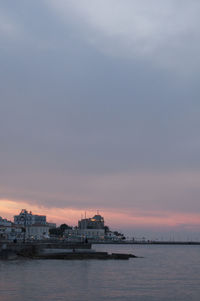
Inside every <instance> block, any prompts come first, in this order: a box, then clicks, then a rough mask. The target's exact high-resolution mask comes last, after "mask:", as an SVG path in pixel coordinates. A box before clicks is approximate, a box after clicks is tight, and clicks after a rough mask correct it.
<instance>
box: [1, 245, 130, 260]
mask: <svg viewBox="0 0 200 301" xmlns="http://www.w3.org/2000/svg"><path fill="white" fill-rule="evenodd" d="M17 256H18V257H25V258H32V259H66V260H72V259H129V258H135V257H136V256H135V255H132V254H119V253H112V254H109V253H107V252H96V251H94V250H92V249H91V244H90V243H71V242H70V243H69V242H53V243H50V242H26V243H3V244H0V259H15V258H16V257H17Z"/></svg>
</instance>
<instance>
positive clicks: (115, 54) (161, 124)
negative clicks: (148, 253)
mask: <svg viewBox="0 0 200 301" xmlns="http://www.w3.org/2000/svg"><path fill="white" fill-rule="evenodd" d="M199 11H200V2H199V1H198V0H190V1H188V0H182V1H179V0H167V1H166V0H159V1H158V0H143V1H141V0H126V1H124V0H76V1H75V0H34V1H27V0H18V1H13V0H6V1H1V2H0V216H2V217H5V218H9V219H13V215H15V214H18V213H19V212H20V210H21V209H22V208H26V209H28V210H32V211H33V213H38V214H45V215H47V218H48V221H52V222H57V224H60V223H64V222H65V223H67V224H70V225H76V224H77V221H78V219H80V218H81V215H84V214H85V211H86V212H87V213H86V214H87V216H92V215H94V214H96V211H97V210H100V213H101V214H102V215H103V216H104V218H105V222H106V224H107V225H109V226H110V227H111V228H112V229H117V230H120V231H123V232H125V233H128V235H130V236H135V237H141V236H145V237H147V238H162V237H164V238H170V239H173V238H174V237H175V238H177V239H196V240H200V134H199V132H200V83H199V78H200V76H199V75H200V74H199V73H200V56H199V53H200V34H199V28H200V19H199Z"/></svg>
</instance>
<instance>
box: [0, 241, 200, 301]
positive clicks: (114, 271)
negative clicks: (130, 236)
mask: <svg viewBox="0 0 200 301" xmlns="http://www.w3.org/2000/svg"><path fill="white" fill-rule="evenodd" d="M94 248H95V249H97V250H102V251H104V250H106V251H107V250H108V251H110V252H124V253H134V254H135V255H138V256H144V258H138V259H134V258H133V259H130V260H128V261H126V260H84V261H81V260H77V261H67V260H66V261H64V260H16V261H7V262H6V261H0V301H37V300H38V301H43V300H45V301H50V300H51V301H53V300H55V301H56V300H59V301H61V300H67V301H81V300H83V301H86V300H87V301H100V300H101V301H104V300H105V301H109V300H115V301H117V300H119V301H131V300H134V301H146V300H148V301H150V300H151V301H157V300H160V301H162V300H166V301H167V300H180V301H189V300H191V301H199V299H200V297H199V296H200V246H166V245H165V246H160V245H158V246H155V245H149V246H145V245H96V246H94Z"/></svg>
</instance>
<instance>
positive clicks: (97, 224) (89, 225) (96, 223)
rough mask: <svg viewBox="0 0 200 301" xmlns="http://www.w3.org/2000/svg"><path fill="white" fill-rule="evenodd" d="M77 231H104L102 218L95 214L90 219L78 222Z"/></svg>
mask: <svg viewBox="0 0 200 301" xmlns="http://www.w3.org/2000/svg"><path fill="white" fill-rule="evenodd" d="M78 228H79V229H84V230H85V229H103V230H104V229H105V226H104V218H103V217H102V216H101V215H99V214H96V215H95V216H93V217H92V218H84V219H81V220H80V221H79V222H78Z"/></svg>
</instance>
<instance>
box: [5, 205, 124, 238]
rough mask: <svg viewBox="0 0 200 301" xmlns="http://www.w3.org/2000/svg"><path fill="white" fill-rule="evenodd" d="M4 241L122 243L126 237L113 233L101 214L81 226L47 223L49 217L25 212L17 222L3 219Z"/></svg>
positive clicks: (83, 219) (82, 221) (19, 215)
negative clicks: (52, 240)
mask: <svg viewBox="0 0 200 301" xmlns="http://www.w3.org/2000/svg"><path fill="white" fill-rule="evenodd" d="M0 239H1V240H8V241H13V242H19V241H34V240H49V239H63V240H65V241H69V242H70V241H73V242H75V241H77V242H81V241H85V240H86V241H90V242H120V241H121V242H122V241H124V240H126V237H125V236H124V234H122V233H119V232H118V231H111V230H110V229H109V227H108V226H106V225H105V223H104V218H103V217H102V216H101V215H100V214H99V212H97V214H96V215H94V216H93V217H90V218H86V217H85V218H82V219H81V220H79V221H78V224H77V226H75V227H72V226H70V225H67V224H62V225H60V226H59V227H57V226H56V224H55V223H49V222H47V218H46V216H45V215H36V214H33V213H32V212H31V211H29V212H28V211H27V210H26V209H22V210H21V212H20V213H19V214H18V215H15V216H14V221H13V222H12V221H9V220H7V219H5V218H2V217H0Z"/></svg>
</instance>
